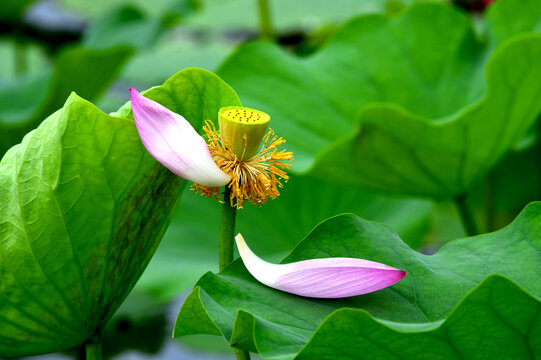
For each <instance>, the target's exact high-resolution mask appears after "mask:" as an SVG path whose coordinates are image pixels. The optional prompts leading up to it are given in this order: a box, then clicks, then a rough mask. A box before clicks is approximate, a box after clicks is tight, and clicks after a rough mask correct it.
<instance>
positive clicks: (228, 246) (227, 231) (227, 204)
mask: <svg viewBox="0 0 541 360" xmlns="http://www.w3.org/2000/svg"><path fill="white" fill-rule="evenodd" d="M236 218H237V208H236V207H234V206H231V189H230V188H229V187H228V186H227V185H226V186H225V191H224V205H223V207H222V224H221V226H220V249H219V264H220V271H222V270H223V269H224V268H225V267H226V266H227V265H229V264H230V263H231V262H232V261H233V244H234V236H235V221H236ZM234 349H235V356H236V357H237V360H250V353H249V352H248V351H244V350H241V349H237V348H234Z"/></svg>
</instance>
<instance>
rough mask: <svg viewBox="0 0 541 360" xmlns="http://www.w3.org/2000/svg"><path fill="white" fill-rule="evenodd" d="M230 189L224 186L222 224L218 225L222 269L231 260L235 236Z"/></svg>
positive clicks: (235, 214) (235, 213)
mask: <svg viewBox="0 0 541 360" xmlns="http://www.w3.org/2000/svg"><path fill="white" fill-rule="evenodd" d="M230 196H231V189H230V188H229V187H228V186H226V187H225V191H224V206H223V207H222V224H221V226H220V253H219V264H220V271H222V270H223V269H224V268H225V267H226V266H227V265H229V263H231V262H232V261H233V243H234V237H235V220H236V218H237V208H236V207H234V206H231V197H230Z"/></svg>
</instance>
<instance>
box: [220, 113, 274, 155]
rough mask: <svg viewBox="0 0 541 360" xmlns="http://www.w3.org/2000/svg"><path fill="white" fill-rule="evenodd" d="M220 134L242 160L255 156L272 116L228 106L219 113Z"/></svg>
mask: <svg viewBox="0 0 541 360" xmlns="http://www.w3.org/2000/svg"><path fill="white" fill-rule="evenodd" d="M218 121H219V123H220V134H221V136H222V138H223V139H224V140H225V141H226V143H227V144H229V145H230V146H231V151H233V153H235V155H236V156H237V157H238V158H239V159H240V160H245V159H249V158H251V157H252V156H254V155H255V154H256V153H257V151H258V149H259V146H260V145H261V141H262V140H263V136H265V133H266V132H267V128H268V126H269V121H270V116H269V115H268V114H266V113H264V112H263V111H259V110H254V109H250V108H247V107H243V106H228V107H224V108H221V109H220V111H219V112H218Z"/></svg>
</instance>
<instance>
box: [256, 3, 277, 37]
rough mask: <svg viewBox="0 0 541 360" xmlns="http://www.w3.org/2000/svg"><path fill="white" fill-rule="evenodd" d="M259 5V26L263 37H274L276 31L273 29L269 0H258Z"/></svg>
mask: <svg viewBox="0 0 541 360" xmlns="http://www.w3.org/2000/svg"><path fill="white" fill-rule="evenodd" d="M258 3H259V4H258V5H259V28H260V34H259V35H260V37H261V38H262V39H272V38H273V37H274V31H273V29H272V25H271V20H270V11H269V2H268V0H258Z"/></svg>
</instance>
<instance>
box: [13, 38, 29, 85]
mask: <svg viewBox="0 0 541 360" xmlns="http://www.w3.org/2000/svg"><path fill="white" fill-rule="evenodd" d="M13 51H14V58H15V59H14V60H15V74H16V75H17V76H20V77H22V76H24V75H26V73H27V72H28V58H27V53H26V44H21V43H18V42H16V43H15V48H14V50H13Z"/></svg>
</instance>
